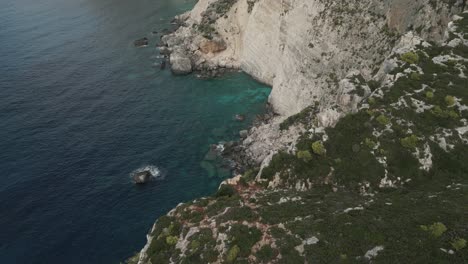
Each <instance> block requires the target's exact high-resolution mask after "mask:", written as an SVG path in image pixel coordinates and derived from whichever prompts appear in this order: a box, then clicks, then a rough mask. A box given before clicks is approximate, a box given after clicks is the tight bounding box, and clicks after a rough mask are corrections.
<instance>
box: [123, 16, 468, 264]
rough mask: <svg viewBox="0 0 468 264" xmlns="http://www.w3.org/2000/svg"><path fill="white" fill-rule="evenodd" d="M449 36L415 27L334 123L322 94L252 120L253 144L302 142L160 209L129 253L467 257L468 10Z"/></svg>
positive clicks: (191, 259)
mask: <svg viewBox="0 0 468 264" xmlns="http://www.w3.org/2000/svg"><path fill="white" fill-rule="evenodd" d="M444 35H445V36H446V39H445V40H444V41H443V42H442V43H439V44H436V43H430V42H428V41H425V40H424V39H422V38H420V37H417V36H415V35H414V34H413V33H407V34H405V35H403V36H402V37H401V39H400V40H399V41H398V42H397V43H396V45H395V47H394V48H393V49H392V51H391V52H390V53H389V55H388V56H387V57H386V58H384V62H383V63H382V65H383V66H382V67H381V68H380V70H379V72H378V73H377V76H379V77H380V78H379V79H380V80H381V81H379V82H367V81H366V80H365V79H364V78H362V76H361V75H360V74H359V72H357V71H356V72H353V73H351V74H348V75H347V76H346V78H344V79H343V80H341V81H340V82H339V83H338V84H337V86H336V89H337V91H338V94H341V96H339V99H338V101H342V102H347V103H346V104H342V105H347V106H348V107H349V108H350V109H355V110H354V111H353V113H348V114H347V115H345V116H344V117H342V118H341V119H339V120H338V121H336V124H335V126H334V127H332V126H330V127H327V128H324V127H322V126H320V124H321V122H320V121H319V119H320V118H321V115H320V113H321V109H320V108H321V106H320V105H315V104H313V105H311V106H308V107H307V108H305V109H304V110H303V111H301V113H299V114H297V115H294V116H291V117H289V118H287V119H284V120H283V121H282V122H280V123H279V124H277V123H275V122H276V121H277V120H274V122H272V123H269V124H265V125H263V126H260V127H259V128H254V129H252V131H251V134H252V135H251V137H249V138H248V139H246V140H245V141H244V144H246V145H249V146H256V147H255V148H257V147H258V146H260V145H256V143H255V142H257V143H258V142H263V144H264V145H263V146H264V147H263V148H264V149H270V150H272V149H274V148H275V147H277V146H279V145H278V144H279V143H278V142H283V143H284V142H286V140H288V139H289V140H290V142H289V144H286V145H284V146H283V148H282V149H281V150H280V151H279V152H277V153H274V155H269V158H266V159H265V160H266V161H267V162H266V163H265V164H264V166H263V167H262V168H258V167H252V168H250V169H249V170H248V171H246V172H245V173H243V174H242V175H239V176H236V177H234V178H233V179H229V180H227V181H225V182H224V183H223V184H222V185H221V186H220V188H219V190H218V191H217V193H216V194H214V195H213V196H211V197H205V198H200V199H197V200H194V201H191V202H188V203H184V204H180V205H178V206H177V207H176V208H174V209H173V210H172V211H170V212H169V213H168V214H167V215H165V216H163V217H161V218H160V219H158V220H157V222H156V223H155V225H154V226H153V228H152V230H151V232H150V234H148V243H147V244H146V246H145V248H144V249H143V250H142V251H141V252H140V253H139V254H137V255H136V256H134V257H133V258H131V259H129V260H128V262H129V263H132V264H133V263H139V264H145V263H152V264H156V263H191V264H192V263H285V264H296V263H297V264H303V263H466V260H467V256H468V245H467V240H468V223H467V222H466V219H468V203H467V202H466V197H468V165H467V163H466V160H468V11H465V12H464V13H462V14H460V15H455V16H453V21H452V22H450V23H449V24H448V29H447V31H446V34H444ZM354 93H356V94H357V96H358V97H352V96H354V95H355V94H354ZM351 97H352V98H357V99H356V100H354V99H351ZM359 98H365V99H362V100H361V99H359ZM276 127H277V128H276ZM269 130H273V131H274V132H273V133H271V132H268V131H269ZM269 134H274V135H277V137H276V138H275V137H274V136H267V135H269ZM291 134H292V135H297V137H296V138H294V139H291V138H290V137H288V135H291ZM246 141H247V142H246ZM259 144H260V143H259Z"/></svg>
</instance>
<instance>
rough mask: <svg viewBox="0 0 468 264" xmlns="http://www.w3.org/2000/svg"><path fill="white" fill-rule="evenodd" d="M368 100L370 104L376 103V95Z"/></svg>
mask: <svg viewBox="0 0 468 264" xmlns="http://www.w3.org/2000/svg"><path fill="white" fill-rule="evenodd" d="M367 102H368V103H369V105H375V103H376V101H375V98H374V97H369V98H368V99H367Z"/></svg>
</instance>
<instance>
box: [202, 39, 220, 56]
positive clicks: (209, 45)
mask: <svg viewBox="0 0 468 264" xmlns="http://www.w3.org/2000/svg"><path fill="white" fill-rule="evenodd" d="M225 49H226V43H225V42H224V41H223V40H208V39H205V40H203V41H202V42H201V43H200V50H201V52H203V53H205V54H208V53H218V52H221V51H223V50H225Z"/></svg>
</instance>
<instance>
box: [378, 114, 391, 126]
mask: <svg viewBox="0 0 468 264" xmlns="http://www.w3.org/2000/svg"><path fill="white" fill-rule="evenodd" d="M376 120H377V122H379V124H381V125H382V126H386V125H388V124H390V120H389V119H388V118H387V117H386V116H384V115H383V114H382V115H379V116H378V117H377V119H376Z"/></svg>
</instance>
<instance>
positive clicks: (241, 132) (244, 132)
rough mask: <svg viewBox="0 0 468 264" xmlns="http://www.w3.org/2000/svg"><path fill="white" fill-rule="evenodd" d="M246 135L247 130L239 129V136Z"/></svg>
mask: <svg viewBox="0 0 468 264" xmlns="http://www.w3.org/2000/svg"><path fill="white" fill-rule="evenodd" d="M248 135H249V131H247V130H241V131H240V132H239V136H240V137H241V138H246V137H247V136H248Z"/></svg>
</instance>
